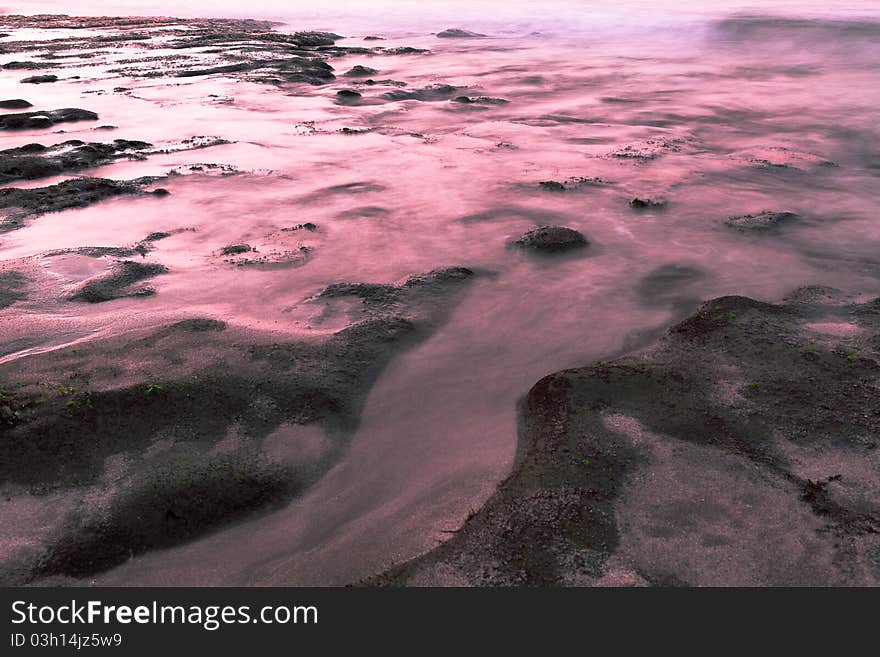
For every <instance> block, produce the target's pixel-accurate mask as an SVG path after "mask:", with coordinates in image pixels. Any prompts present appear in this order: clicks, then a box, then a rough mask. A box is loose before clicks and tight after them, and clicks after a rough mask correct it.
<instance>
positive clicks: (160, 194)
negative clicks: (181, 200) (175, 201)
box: [150, 187, 171, 198]
mask: <svg viewBox="0 0 880 657" xmlns="http://www.w3.org/2000/svg"><path fill="white" fill-rule="evenodd" d="M150 194H152V195H153V196H158V197H159V198H164V197H166V196H170V195H171V192H169V191H168V190H167V189H165V188H164V187H157V188H156V189H154V190H153V191H152V192H150Z"/></svg>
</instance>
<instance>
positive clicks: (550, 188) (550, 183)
mask: <svg viewBox="0 0 880 657" xmlns="http://www.w3.org/2000/svg"><path fill="white" fill-rule="evenodd" d="M538 185H540V186H541V189H543V190H544V191H547V192H564V191H565V189H566V187H565V185H564V184H563V183H561V182H557V181H555V180H545V181H543V182H539V183H538Z"/></svg>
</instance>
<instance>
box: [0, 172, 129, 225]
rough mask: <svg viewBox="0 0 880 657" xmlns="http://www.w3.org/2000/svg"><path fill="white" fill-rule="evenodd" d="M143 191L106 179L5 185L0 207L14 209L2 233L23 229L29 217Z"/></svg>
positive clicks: (1, 193) (2, 190)
mask: <svg viewBox="0 0 880 657" xmlns="http://www.w3.org/2000/svg"><path fill="white" fill-rule="evenodd" d="M140 193H142V192H141V188H140V186H139V185H138V184H136V183H130V182H119V181H116V180H108V179H106V178H75V179H72V180H65V181H64V182H60V183H58V184H57V185H49V186H48V187H34V188H30V189H19V188H17V187H6V188H3V189H0V209H3V208H8V209H9V210H10V211H11V212H10V213H9V214H7V216H6V218H5V221H4V222H3V223H0V232H2V231H8V230H13V229H16V228H20V227H21V226H22V225H24V224H23V220H24V219H25V218H26V217H28V216H32V215H38V214H44V213H46V212H59V211H61V210H67V209H70V208H84V207H86V206H88V205H91V204H92V203H97V202H98V201H102V200H104V199H107V198H112V197H114V196H123V195H135V194H140Z"/></svg>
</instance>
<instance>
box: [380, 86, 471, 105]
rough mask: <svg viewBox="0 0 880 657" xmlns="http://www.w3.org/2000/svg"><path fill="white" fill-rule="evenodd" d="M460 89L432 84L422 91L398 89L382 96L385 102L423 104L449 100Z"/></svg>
mask: <svg viewBox="0 0 880 657" xmlns="http://www.w3.org/2000/svg"><path fill="white" fill-rule="evenodd" d="M459 89H461V87H454V86H452V85H451V84H434V85H429V86H427V87H424V88H422V89H414V90H412V91H408V90H404V89H398V90H395V91H388V92H386V93H384V94H382V97H383V98H386V99H387V100H392V101H397V100H420V101H423V102H432V101H439V100H449V99H450V98H452V97H453V96H454V95H455V94H456V92H458V91H459Z"/></svg>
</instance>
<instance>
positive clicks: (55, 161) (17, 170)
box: [0, 139, 151, 183]
mask: <svg viewBox="0 0 880 657" xmlns="http://www.w3.org/2000/svg"><path fill="white" fill-rule="evenodd" d="M150 147H151V144H148V143H146V142H139V141H129V140H124V139H117V140H115V141H114V142H113V143H112V144H103V143H98V142H93V143H89V144H86V143H84V142H82V141H79V140H69V141H66V142H62V143H60V144H56V145H54V146H52V147H51V148H49V147H46V146H43V145H42V144H26V145H25V146H21V147H19V148H10V149H7V150H3V151H0V183H8V182H14V181H16V180H34V179H37V178H44V177H46V176H54V175H59V174H61V173H64V172H69V171H79V170H81V169H85V168H88V167H95V166H100V165H103V164H109V163H110V162H113V161H114V160H116V159H118V158H121V157H132V156H133V155H134V154H135V151H138V150H143V149H146V148H150Z"/></svg>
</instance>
